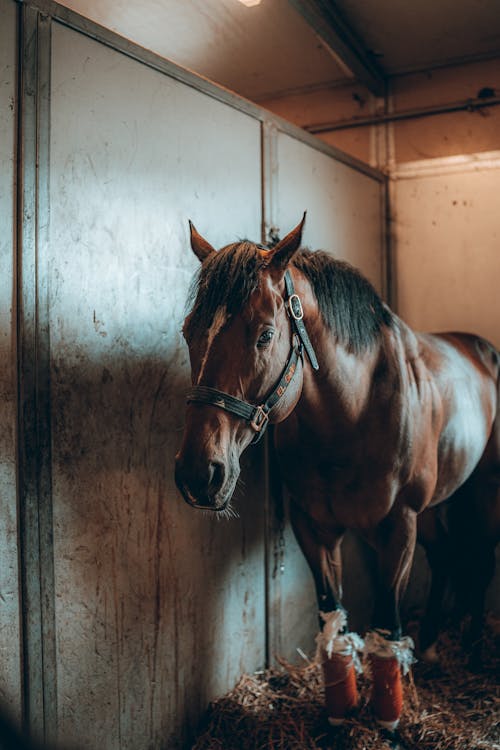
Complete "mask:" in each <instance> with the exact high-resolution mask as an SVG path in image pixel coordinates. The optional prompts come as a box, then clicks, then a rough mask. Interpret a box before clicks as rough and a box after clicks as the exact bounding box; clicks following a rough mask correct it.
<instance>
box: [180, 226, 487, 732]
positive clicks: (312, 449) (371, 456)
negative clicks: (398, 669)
mask: <svg viewBox="0 0 500 750" xmlns="http://www.w3.org/2000/svg"><path fill="white" fill-rule="evenodd" d="M301 230H302V225H299V227H297V228H296V229H295V230H294V231H293V232H291V233H290V235H288V236H287V237H286V238H285V239H284V240H282V241H281V243H279V244H278V246H277V247H276V248H275V249H274V250H271V251H266V250H265V249H264V248H261V247H259V246H256V245H253V246H249V243H239V244H238V243H236V244H235V245H234V246H228V248H224V249H223V250H222V251H219V252H220V253H222V256H220V258H219V259H217V253H216V251H215V250H213V248H211V247H210V245H208V243H206V241H205V240H202V238H200V237H199V235H197V233H196V232H195V230H194V231H193V229H192V246H193V250H194V251H195V252H196V254H197V255H198V257H200V259H202V260H204V261H205V262H204V264H203V266H202V271H201V276H200V279H199V284H198V287H197V293H196V294H197V296H196V300H195V304H194V306H193V310H192V311H191V314H190V315H189V316H188V318H187V319H186V323H185V326H184V331H185V335H186V339H187V341H188V344H189V348H190V355H191V365H192V375H193V383H194V384H195V385H194V388H193V389H192V391H193V394H194V395H193V397H192V398H193V400H192V402H191V403H190V404H189V405H188V409H187V414H186V429H185V432H184V439H183V444H182V446H181V450H180V452H179V454H178V457H177V466H176V479H177V483H178V486H179V488H180V490H181V492H182V494H183V495H184V497H185V499H186V500H187V501H188V502H189V503H190V504H192V505H194V506H195V507H205V508H206V507H210V508H212V509H213V510H219V511H220V510H223V509H224V508H225V507H226V505H227V503H228V502H229V499H230V496H231V495H232V492H233V490H234V486H235V482H236V478H237V475H238V473H239V463H238V459H239V455H240V454H241V452H242V451H243V450H244V449H245V448H246V447H247V446H248V445H249V443H250V442H251V441H252V438H253V437H254V435H253V432H252V429H250V427H251V426H253V428H254V429H257V430H260V429H261V424H260V422H259V425H258V426H257V427H256V426H255V423H254V422H253V420H250V419H242V418H241V415H239V416H238V415H236V416H235V412H234V409H233V408H232V407H228V404H227V402H228V400H229V399H230V398H231V397H235V399H236V401H238V399H239V404H240V405H241V404H242V403H243V404H246V406H247V407H248V406H249V404H252V405H253V404H259V403H261V402H262V401H263V400H264V399H265V398H266V394H268V393H269V392H270V391H271V390H272V389H273V388H274V391H273V394H276V393H277V394H278V395H277V397H276V399H277V400H276V403H274V399H273V404H274V405H273V407H272V408H271V409H270V410H269V412H268V414H267V413H266V420H267V418H270V419H271V421H273V422H275V423H277V424H276V429H275V440H276V450H277V454H278V458H279V463H280V469H281V473H282V476H283V479H284V482H285V484H286V485H287V486H288V489H289V492H290V495H291V520H292V524H293V528H294V531H295V534H296V537H297V540H298V542H299V544H300V546H301V548H302V550H303V552H304V554H305V557H306V559H307V561H308V563H309V566H310V568H311V571H312V573H313V576H314V580H315V585H316V590H317V596H318V603H319V608H320V611H321V612H323V613H324V615H329V613H335V612H338V611H339V609H340V608H341V556H340V543H341V540H342V537H343V534H344V532H345V531H346V530H347V529H355V530H357V531H358V532H359V533H360V534H361V535H362V536H363V537H364V538H365V539H366V540H367V541H368V543H369V544H370V545H371V546H372V547H373V548H374V549H375V551H376V554H377V559H378V584H377V592H376V607H375V612H374V615H373V620H372V623H373V628H374V630H375V631H377V632H378V633H383V634H384V638H387V639H389V640H392V641H397V642H398V643H399V640H398V639H400V638H401V622H400V616H399V604H400V600H401V597H402V594H403V593H404V590H405V587H406V583H407V580H408V576H409V573H410V568H411V563H412V559H413V553H414V547H415V541H416V534H417V515H418V514H419V513H421V512H422V511H424V510H425V509H426V508H429V507H431V506H432V505H433V504H436V503H439V502H441V501H442V500H444V499H446V498H448V497H450V496H451V495H452V494H453V493H454V492H456V491H457V490H458V489H459V487H461V486H462V485H464V484H468V483H471V485H474V486H475V489H476V490H477V489H479V490H481V489H482V487H483V486H484V487H486V486H488V487H489V488H490V489H489V491H490V494H491V505H492V508H493V507H494V508H497V507H499V508H500V491H499V482H498V478H499V477H498V473H499V467H500V439H499V435H500V417H499V398H498V393H499V391H498V382H499V367H500V365H499V363H500V357H499V355H498V353H497V352H496V351H495V350H494V348H493V347H492V346H491V345H489V344H488V343H487V342H485V341H484V340H482V339H480V338H478V337H473V336H470V335H466V334H442V335H439V336H437V335H435V336H432V335H429V334H426V335H424V334H417V333H415V332H413V331H412V330H411V329H410V328H409V327H408V326H407V325H406V324H405V323H403V321H401V320H400V319H399V318H398V317H397V316H396V315H394V314H393V313H391V311H390V310H389V309H388V308H387V307H386V306H385V305H384V304H383V303H382V302H381V300H380V298H379V297H378V295H377V294H376V292H375V291H374V290H373V288H372V287H371V286H370V285H369V284H368V282H366V280H364V279H363V278H362V277H361V276H360V275H359V274H357V272H354V271H353V270H352V269H351V268H350V267H348V266H347V265H346V264H342V263H340V262H338V261H333V260H332V259H331V258H328V257H327V256H321V255H319V254H309V255H304V254H301V253H298V249H299V246H300V237H301ZM243 244H244V245H245V247H243ZM238 254H241V256H242V257H243V256H244V258H245V259H246V261H245V262H246V264H247V267H248V269H249V270H248V275H245V269H243V271H242V269H241V268H240V269H239V271H238V269H237V268H236V270H235V266H236V265H237V263H238ZM207 259H208V260H207ZM219 260H220V266H221V268H222V267H223V266H224V269H225V274H226V277H230V276H231V275H233V277H234V278H233V281H234V284H235V285H236V287H237V292H238V294H239V303H238V294H236V295H234V296H232V292H231V290H227V291H226V292H224V290H221V289H216V288H213V289H212V288H211V285H210V281H212V282H215V281H217V279H218V283H219V284H223V283H224V281H225V277H224V275H223V273H222V272H220V273H219V271H217V268H218V265H217V264H219ZM240 262H242V261H241V260H240ZM224 264H225V265H224ZM204 271H205V275H204ZM217 273H219V276H217ZM286 274H288V276H289V280H290V279H291V282H292V286H291V289H292V290H293V293H291V296H290V292H289V290H288V284H289V280H288V281H286V282H285V275H286ZM246 284H248V286H247V287H245V285H246ZM215 286H216V284H215V283H213V284H212V287H215ZM233 291H234V290H233ZM210 295H212V296H210ZM287 295H288V296H287ZM292 297H298V298H299V299H300V301H301V310H300V313H301V315H302V313H303V321H304V323H305V325H306V328H307V332H308V334H309V338H310V343H311V344H312V347H313V349H314V351H315V352H317V357H318V362H319V370H318V371H317V372H316V369H315V368H314V367H313V366H312V359H311V354H309V353H308V356H306V355H305V354H303V351H302V345H300V347H299V349H300V351H301V355H302V356H301V357H300V358H299V359H298V361H297V363H296V364H295V361H294V362H293V365H289V364H286V365H285V363H286V362H287V357H289V356H291V355H289V352H290V349H291V347H292V348H293V350H294V351H295V350H296V348H297V340H298V336H301V334H300V331H298V329H297V325H296V322H294V321H295V319H296V315H295V313H294V312H293V311H292V312H291V304H290V303H291V298H292ZM203 313H205V314H208V315H209V317H210V318H211V319H210V320H209V321H207V322H208V335H207V331H206V328H205V329H204V330H203V326H201V324H200V321H201V320H202V317H203ZM297 317H298V316H297ZM297 331H298V333H297ZM290 342H292V344H291V343H290ZM294 342H295V343H294ZM305 348H306V350H307V352H309V350H308V348H307V346H306V347H305ZM289 362H290V359H288V363H289ZM284 367H285V374H284V375H283V368H284ZM287 367H289V371H287V369H286V368H287ZM288 376H289V377H288ZM280 377H281V381H279V379H280ZM278 381H279V383H280V384H279V386H278V387H277V388H276V383H277V382H278ZM285 381H286V383H285ZM282 385H284V387H283V388H282ZM281 391H283V392H281ZM228 394H229V395H228ZM233 400H234V399H233ZM266 403H267V402H266ZM264 407H266V404H264ZM255 408H257V407H255ZM258 408H259V409H260V408H261V407H258ZM266 408H267V407H266ZM264 411H265V409H264ZM259 419H260V418H259ZM249 423H250V426H249ZM474 477H475V479H474ZM499 515H500V512H499ZM338 622H339V623H340V622H341V621H340V620H338ZM341 624H342V625H344V626H345V622H344V620H342V623H341ZM337 630H338V629H337ZM345 630H346V627H344V631H345ZM332 632H333V631H332ZM337 636H338V632H337V631H335V633H334V635H333V636H332V639H331V642H332V643H333V642H336V643H337V644H339V643H340V644H341V646H339V648H342V649H344V650H345V643H346V638H345V637H344V640H341V641H338V639H337V641H336V640H335V639H336V638H337ZM377 637H379V636H377ZM401 643H402V642H401ZM330 645H331V644H330ZM379 646H380V647H379ZM379 646H377V647H376V648H375V647H374V648H375V651H377V649H378V654H379V655H380V654H382V655H383V656H384V659H383V660H382V661H383V662H384V664H383V665H382V667H381V668H382V669H383V670H384V669H386V667H387V665H388V664H389V661H390V660H388V659H387V658H386V657H387V653H386V652H387V648H389V647H387V648H386V644H385V643H382V644H381V645H380V644H379ZM332 648H333V647H332ZM390 648H392V646H391V647H390ZM401 648H402V646H401V645H400V646H398V649H399V651H401ZM328 649H329V651H328V653H329V659H330V661H331V659H332V658H333V656H334V655H335V649H334V651H333V652H332V650H331V648H330V646H328ZM328 649H327V650H328ZM399 651H398V653H399ZM374 653H375V652H374ZM391 653H392V652H391ZM338 656H339V658H340V651H339V654H338ZM373 658H374V659H375V658H376V657H375V655H374V656H373ZM374 663H375V662H374ZM337 666H338V665H337ZM329 668H330V667H329ZM335 669H337V667H335ZM372 669H373V670H374V673H375V672H376V670H375V667H374V666H373V664H372ZM327 672H328V670H327V671H326V672H325V674H327ZM335 674H336V673H335ZM384 674H385V673H384ZM387 679H388V678H387V675H385V676H382V677H381V682H380V684H381V685H382V684H386V682H387ZM335 680H336V681H337V682H338V680H337V677H335ZM384 681H385V682H384ZM351 682H352V680H351ZM374 690H375V688H374ZM375 692H376V691H375ZM396 692H397V691H396ZM327 693H328V691H327ZM337 697H338V696H337ZM328 700H329V698H328V694H327V703H328ZM332 700H333V703H334V704H335V705H334V706H333V711H334V713H335V711H337V713H338V712H339V711H340V709H339V707H338V701H337V698H336V697H335V696H334V697H333V699H332ZM353 700H354V699H353ZM336 701H337V704H336ZM342 705H343V704H342ZM342 710H344V709H342ZM384 711H385V713H386V714H387V711H386V710H385V709H383V710H382V713H384ZM391 712H392V713H394V710H393V709H389V714H391ZM396 713H397V711H396ZM391 715H392V714H391ZM340 718H341V717H340ZM335 720H336V719H335ZM381 720H384V716H382V717H381ZM389 724H390V725H393V724H394V722H393V721H392V719H391V720H390V721H389Z"/></svg>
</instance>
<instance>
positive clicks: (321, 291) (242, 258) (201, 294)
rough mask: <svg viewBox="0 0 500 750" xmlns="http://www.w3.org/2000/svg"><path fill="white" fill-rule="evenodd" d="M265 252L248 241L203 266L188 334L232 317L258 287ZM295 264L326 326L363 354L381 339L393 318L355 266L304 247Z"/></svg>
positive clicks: (195, 288)
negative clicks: (222, 316)
mask: <svg viewBox="0 0 500 750" xmlns="http://www.w3.org/2000/svg"><path fill="white" fill-rule="evenodd" d="M259 249H268V248H265V247H264V246H262V245H256V244H255V243H253V242H250V241H248V240H242V241H241V242H236V243H234V244H232V245H228V246H227V247H224V248H222V249H221V250H219V251H218V252H217V253H214V254H213V255H211V256H210V257H209V258H207V260H206V261H205V262H204V263H203V265H202V266H201V268H200V270H199V272H198V274H197V276H196V277H195V279H194V280H193V283H192V285H191V289H190V292H189V295H188V302H187V306H188V309H189V310H190V311H189V314H188V317H187V318H186V323H185V329H184V332H185V334H186V335H187V336H188V337H190V336H195V335H198V334H202V333H203V332H204V331H206V330H207V329H208V327H209V326H210V324H211V322H212V320H213V318H214V316H215V313H216V312H217V310H218V309H220V308H221V307H223V308H225V310H226V312H227V314H228V315H229V316H230V315H232V314H234V313H235V312H237V311H238V310H240V309H241V308H242V307H244V305H245V304H246V303H247V302H248V300H249V298H250V295H251V294H252V292H253V291H254V290H255V289H257V288H258V285H259V280H260V274H261V271H262V269H263V268H264V266H265V262H264V259H263V256H262V255H261V254H260V253H259V252H258V251H259ZM292 265H293V266H294V267H295V268H297V269H298V270H299V271H301V272H302V273H303V274H304V276H306V278H307V279H308V280H309V282H310V284H311V286H312V289H313V292H314V294H315V296H316V299H317V301H318V306H319V309H320V312H321V315H322V317H323V320H324V322H325V324H326V326H327V327H328V328H329V329H330V330H331V331H332V332H333V333H334V335H335V336H336V337H337V338H338V340H339V341H340V342H341V343H342V344H343V345H344V346H346V348H348V349H349V350H350V351H353V352H356V353H359V352H361V351H363V350H365V349H367V348H368V347H369V346H371V345H372V344H373V343H375V341H376V340H377V338H378V336H379V333H380V329H381V328H382V326H384V325H385V326H391V325H392V321H393V318H392V314H391V312H390V310H389V308H388V307H387V306H386V305H384V303H383V302H382V300H381V298H380V297H379V295H378V294H377V292H376V291H375V289H374V287H373V286H372V285H371V284H370V282H369V281H368V280H367V279H366V278H365V277H364V276H363V275H362V274H361V273H360V272H359V271H358V270H357V269H355V268H354V267H353V266H351V265H350V264H349V263H346V262H345V261H339V260H336V259H335V258H332V256H331V255H329V254H328V253H326V252H324V251H322V250H316V251H311V250H307V249H301V250H300V251H299V252H298V253H296V255H295V256H294V258H293V260H292Z"/></svg>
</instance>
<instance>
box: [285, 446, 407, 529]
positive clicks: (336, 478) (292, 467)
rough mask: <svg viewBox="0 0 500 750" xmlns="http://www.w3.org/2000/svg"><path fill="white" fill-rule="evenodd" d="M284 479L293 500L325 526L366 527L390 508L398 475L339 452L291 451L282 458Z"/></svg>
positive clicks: (376, 521) (382, 516)
mask: <svg viewBox="0 0 500 750" xmlns="http://www.w3.org/2000/svg"><path fill="white" fill-rule="evenodd" d="M282 469H283V476H284V479H285V482H286V484H287V486H288V489H289V491H290V493H291V494H292V496H293V498H294V501H295V502H296V503H298V504H299V505H300V507H302V509H303V510H304V512H306V513H307V514H308V515H309V516H310V517H311V518H312V519H314V521H315V522H316V523H318V524H324V525H326V526H330V525H335V526H342V527H345V528H358V529H365V528H371V527H373V526H375V525H377V524H378V523H379V522H380V521H381V519H382V518H384V517H385V516H386V515H387V513H388V512H389V510H390V508H391V506H392V504H393V502H394V498H395V496H396V494H397V489H398V486H399V485H398V481H397V477H396V476H395V475H394V473H393V472H391V471H390V470H389V469H387V470H385V471H384V470H381V468H380V467H377V470H376V471H375V468H373V469H372V470H370V464H369V462H366V463H363V462H360V463H358V461H356V460H354V459H350V460H349V459H346V458H341V457H339V455H338V454H337V455H332V456H325V454H324V453H323V454H321V453H319V454H318V453H316V455H307V453H306V454H304V452H302V453H300V451H297V452H296V451H290V453H288V457H287V458H283V460H282Z"/></svg>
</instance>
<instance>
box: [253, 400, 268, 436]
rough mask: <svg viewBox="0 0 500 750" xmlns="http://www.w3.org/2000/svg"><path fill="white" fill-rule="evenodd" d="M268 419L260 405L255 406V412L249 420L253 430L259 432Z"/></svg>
mask: <svg viewBox="0 0 500 750" xmlns="http://www.w3.org/2000/svg"><path fill="white" fill-rule="evenodd" d="M268 420H269V417H268V415H267V412H265V411H264V409H263V408H262V406H257V407H256V409H255V414H254V415H253V417H252V421H251V422H250V427H251V428H252V429H253V430H255V432H261V430H262V429H263V428H264V427H265V426H266V424H267V422H268Z"/></svg>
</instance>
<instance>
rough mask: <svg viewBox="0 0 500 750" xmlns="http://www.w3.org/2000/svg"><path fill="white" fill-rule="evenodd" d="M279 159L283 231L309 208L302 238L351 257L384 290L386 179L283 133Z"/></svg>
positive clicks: (279, 211) (339, 255)
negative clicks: (374, 177) (384, 196)
mask: <svg viewBox="0 0 500 750" xmlns="http://www.w3.org/2000/svg"><path fill="white" fill-rule="evenodd" d="M277 160H278V190H277V204H278V206H277V223H278V227H279V229H280V233H281V236H283V235H284V234H285V233H286V232H287V231H289V229H291V228H292V227H294V226H295V225H296V224H298V222H299V221H300V219H301V218H302V214H303V212H304V211H307V220H306V227H305V232H304V243H305V244H306V245H307V246H308V247H310V248H311V249H314V250H316V249H319V248H321V249H323V250H327V251H328V252H331V253H332V254H333V255H334V256H335V257H336V258H341V259H343V260H347V261H349V263H352V265H354V266H356V267H357V268H359V269H360V270H361V271H362V272H363V273H364V274H365V276H367V277H368V278H369V279H370V281H371V282H372V284H374V286H375V287H376V289H377V290H378V291H381V290H382V289H383V286H384V284H383V279H382V274H383V253H384V248H383V246H382V239H383V215H382V192H381V190H382V183H381V182H379V181H377V180H375V179H373V178H372V177H370V176H368V175H366V174H363V173H361V172H359V171H357V170H356V169H353V168H352V167H350V166H348V165H346V164H342V163H341V162H339V161H337V160H335V159H332V158H331V156H328V155H327V154H325V153H323V152H321V151H314V150H313V149H311V148H310V147H308V146H307V145H306V144H305V143H301V142H300V141H298V140H296V139H295V138H292V137H291V136H289V135H286V134H284V133H280V134H279V136H278V144H277Z"/></svg>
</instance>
